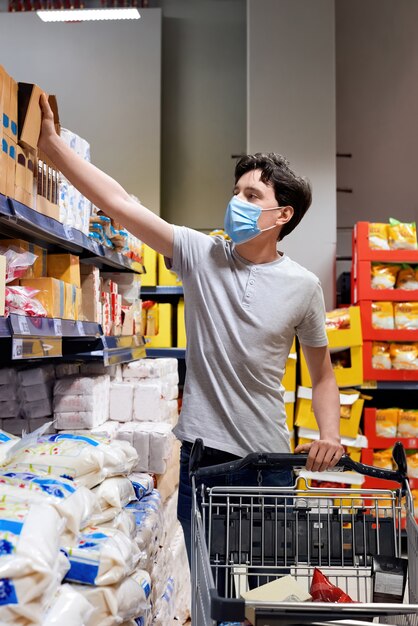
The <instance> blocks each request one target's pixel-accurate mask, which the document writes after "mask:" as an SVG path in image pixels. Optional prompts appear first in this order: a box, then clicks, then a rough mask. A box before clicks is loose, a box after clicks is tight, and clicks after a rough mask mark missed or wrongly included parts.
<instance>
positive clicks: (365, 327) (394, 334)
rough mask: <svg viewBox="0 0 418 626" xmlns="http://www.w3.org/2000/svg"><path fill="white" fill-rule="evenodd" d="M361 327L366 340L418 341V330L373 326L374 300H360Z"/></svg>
mask: <svg viewBox="0 0 418 626" xmlns="http://www.w3.org/2000/svg"><path fill="white" fill-rule="evenodd" d="M360 314H361V328H362V331H363V339H364V340H372V341H406V342H408V341H418V330H416V329H414V330H405V329H403V330H399V329H393V330H391V329H386V328H385V329H383V328H374V327H373V326H372V302H371V301H370V300H366V301H361V302H360Z"/></svg>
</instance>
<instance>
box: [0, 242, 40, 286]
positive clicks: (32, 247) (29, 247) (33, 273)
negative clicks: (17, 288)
mask: <svg viewBox="0 0 418 626" xmlns="http://www.w3.org/2000/svg"><path fill="white" fill-rule="evenodd" d="M0 246H3V247H5V248H8V247H13V248H18V249H20V250H24V251H26V252H31V253H32V254H35V255H36V259H35V262H34V264H33V265H32V266H31V267H29V268H28V269H27V271H26V272H25V274H24V276H22V278H43V277H46V254H47V251H46V250H45V248H41V246H37V245H36V244H34V243H31V242H30V241H25V240H24V239H0Z"/></svg>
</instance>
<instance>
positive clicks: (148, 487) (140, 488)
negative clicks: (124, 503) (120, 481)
mask: <svg viewBox="0 0 418 626" xmlns="http://www.w3.org/2000/svg"><path fill="white" fill-rule="evenodd" d="M128 478H129V480H130V481H131V483H132V485H133V488H134V490H135V495H136V499H137V500H142V498H143V497H144V496H147V495H148V494H150V493H151V492H152V490H153V489H154V479H153V477H152V476H151V474H147V473H145V472H132V474H129V476H128Z"/></svg>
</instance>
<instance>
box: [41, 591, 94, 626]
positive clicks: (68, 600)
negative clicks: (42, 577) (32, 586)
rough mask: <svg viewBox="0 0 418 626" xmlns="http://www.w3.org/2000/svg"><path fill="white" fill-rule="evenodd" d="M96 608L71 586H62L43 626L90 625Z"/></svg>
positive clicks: (43, 621)
mask: <svg viewBox="0 0 418 626" xmlns="http://www.w3.org/2000/svg"><path fill="white" fill-rule="evenodd" d="M93 611H94V607H93V605H92V604H90V602H89V601H88V600H87V598H85V597H84V596H83V595H82V594H81V593H78V591H76V590H75V589H74V587H72V586H71V585H68V584H65V585H61V586H60V587H59V589H58V591H57V593H56V595H55V597H54V599H53V602H52V603H51V606H50V607H49V608H48V610H47V612H46V614H45V615H44V616H43V619H42V625H43V626H75V624H79V625H81V624H82V625H84V624H88V623H89V620H90V617H91V616H92V614H93Z"/></svg>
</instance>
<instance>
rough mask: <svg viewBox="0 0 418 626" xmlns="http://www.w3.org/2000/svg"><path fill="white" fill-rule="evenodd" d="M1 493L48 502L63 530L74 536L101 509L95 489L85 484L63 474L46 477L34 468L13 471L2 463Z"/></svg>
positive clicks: (27, 502)
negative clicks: (83, 485) (58, 516)
mask: <svg viewBox="0 0 418 626" xmlns="http://www.w3.org/2000/svg"><path fill="white" fill-rule="evenodd" d="M0 493H1V494H2V495H6V496H10V497H11V498H13V499H15V500H20V501H22V502H25V503H26V504H28V505H29V504H30V503H40V504H42V503H44V504H48V505H51V506H52V507H54V509H56V511H57V512H58V513H59V515H60V517H61V518H62V519H63V520H64V522H65V528H64V529H63V532H64V531H68V532H69V533H71V534H72V535H73V538H74V537H77V535H78V533H79V531H80V530H81V529H82V528H84V527H85V526H87V524H88V522H89V520H90V519H91V518H92V516H93V515H95V514H97V513H99V511H100V502H99V499H98V497H97V495H96V494H95V493H93V492H92V491H91V490H90V489H87V488H86V487H82V486H78V487H77V486H76V485H75V484H74V482H73V481H72V480H69V479H68V478H63V477H57V478H48V477H45V476H38V475H37V474H34V473H33V472H14V471H12V470H9V469H8V468H7V467H5V468H3V469H2V471H1V472H0ZM73 538H70V539H73ZM67 539H68V537H67Z"/></svg>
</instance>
